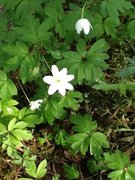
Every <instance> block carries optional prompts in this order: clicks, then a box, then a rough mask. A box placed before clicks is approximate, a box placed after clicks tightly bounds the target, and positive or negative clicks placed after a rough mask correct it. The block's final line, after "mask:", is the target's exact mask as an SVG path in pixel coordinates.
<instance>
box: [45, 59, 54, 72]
mask: <svg viewBox="0 0 135 180" xmlns="http://www.w3.org/2000/svg"><path fill="white" fill-rule="evenodd" d="M43 58H44V60H45V64H46V65H47V67H48V69H49V70H50V71H51V68H50V66H49V64H48V62H47V61H46V59H45V57H44V56H43ZM51 72H52V71H51Z"/></svg>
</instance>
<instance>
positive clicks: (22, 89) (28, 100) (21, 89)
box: [18, 81, 30, 103]
mask: <svg viewBox="0 0 135 180" xmlns="http://www.w3.org/2000/svg"><path fill="white" fill-rule="evenodd" d="M18 83H19V86H20V88H21V90H22V92H23V94H24V95H25V97H26V99H27V101H28V102H29V103H30V100H29V98H28V96H27V94H26V92H25V91H24V89H23V87H22V85H21V83H20V82H19V81H18Z"/></svg>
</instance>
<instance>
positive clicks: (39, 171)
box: [20, 159, 47, 180]
mask: <svg viewBox="0 0 135 180" xmlns="http://www.w3.org/2000/svg"><path fill="white" fill-rule="evenodd" d="M46 166H47V161H46V159H45V160H43V161H41V162H40V164H39V165H38V167H36V164H35V162H34V161H29V162H27V167H26V169H25V170H26V173H27V174H28V175H29V176H32V177H33V178H35V179H41V178H42V177H44V176H45V175H46V172H47V169H46ZM20 179H21V180H22V179H26V178H20Z"/></svg>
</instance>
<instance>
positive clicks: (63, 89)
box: [58, 85, 66, 96]
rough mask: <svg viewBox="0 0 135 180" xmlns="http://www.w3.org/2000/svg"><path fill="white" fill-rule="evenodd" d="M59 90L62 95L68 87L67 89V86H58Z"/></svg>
mask: <svg viewBox="0 0 135 180" xmlns="http://www.w3.org/2000/svg"><path fill="white" fill-rule="evenodd" d="M58 91H59V93H60V94H61V95H62V96H65V94H66V89H65V86H64V85H63V86H58Z"/></svg>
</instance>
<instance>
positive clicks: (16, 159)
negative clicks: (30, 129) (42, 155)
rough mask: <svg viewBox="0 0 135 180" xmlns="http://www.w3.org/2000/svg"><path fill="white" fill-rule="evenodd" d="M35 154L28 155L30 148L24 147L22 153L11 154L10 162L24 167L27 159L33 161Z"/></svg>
mask: <svg viewBox="0 0 135 180" xmlns="http://www.w3.org/2000/svg"><path fill="white" fill-rule="evenodd" d="M35 160H36V156H33V155H32V156H31V155H30V149H29V148H27V149H24V153H23V154H19V153H18V152H14V154H12V163H13V164H15V165H21V164H22V165H23V167H26V166H27V164H28V162H29V161H35Z"/></svg>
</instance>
